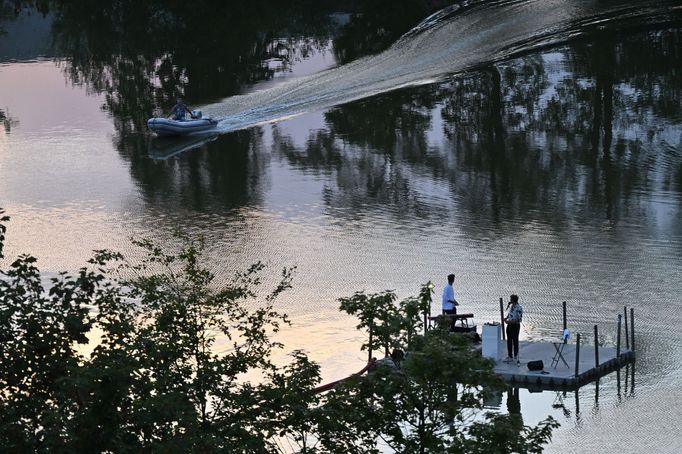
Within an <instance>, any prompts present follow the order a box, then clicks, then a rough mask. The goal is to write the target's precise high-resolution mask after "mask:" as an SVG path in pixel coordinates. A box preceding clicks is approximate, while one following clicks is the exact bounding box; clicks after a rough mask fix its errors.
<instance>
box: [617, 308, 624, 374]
mask: <svg viewBox="0 0 682 454" xmlns="http://www.w3.org/2000/svg"><path fill="white" fill-rule="evenodd" d="M622 318H623V317H622V316H621V315H620V314H618V334H617V335H616V362H617V363H618V364H620V324H621V320H622Z"/></svg>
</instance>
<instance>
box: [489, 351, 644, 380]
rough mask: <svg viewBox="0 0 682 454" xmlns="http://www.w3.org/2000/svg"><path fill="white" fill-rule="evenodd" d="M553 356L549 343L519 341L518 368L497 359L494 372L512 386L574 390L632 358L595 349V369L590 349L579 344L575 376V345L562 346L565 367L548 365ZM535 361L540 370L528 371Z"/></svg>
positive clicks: (629, 352) (621, 352) (627, 353)
mask: <svg viewBox="0 0 682 454" xmlns="http://www.w3.org/2000/svg"><path fill="white" fill-rule="evenodd" d="M555 353H556V350H555V348H554V345H553V344H552V342H534V341H521V342H519V360H520V362H521V365H517V364H516V362H514V363H506V362H505V361H504V360H498V361H496V362H495V368H494V371H495V373H496V374H498V375H500V376H501V377H502V378H503V379H504V380H505V381H507V382H509V383H513V384H515V385H520V386H533V387H535V386H538V387H542V388H545V389H567V388H577V387H579V386H581V385H583V384H585V383H588V382H590V381H592V380H595V379H597V378H598V377H600V376H602V375H605V374H607V373H609V372H612V371H614V370H616V369H618V368H620V367H622V366H623V365H625V364H627V363H629V362H632V361H634V359H635V353H634V352H633V351H631V350H629V349H621V351H620V356H619V357H617V356H616V348H615V347H599V366H597V365H596V364H595V351H594V346H593V345H581V346H580V355H579V364H578V369H577V371H578V373H577V375H576V367H575V359H576V358H575V344H566V345H565V346H564V349H563V357H564V359H565V360H566V362H567V363H568V367H566V364H564V363H563V362H562V361H561V360H559V363H558V364H557V365H556V367H553V366H552V358H553V357H554V354H555ZM536 360H542V362H543V365H544V369H543V370H541V371H531V370H528V362H530V361H536Z"/></svg>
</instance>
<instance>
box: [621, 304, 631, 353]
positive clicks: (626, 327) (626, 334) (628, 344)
mask: <svg viewBox="0 0 682 454" xmlns="http://www.w3.org/2000/svg"><path fill="white" fill-rule="evenodd" d="M623 313H624V314H625V348H627V349H628V350H629V349H630V336H629V335H628V308H627V307H626V306H623Z"/></svg>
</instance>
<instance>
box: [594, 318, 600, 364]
mask: <svg viewBox="0 0 682 454" xmlns="http://www.w3.org/2000/svg"><path fill="white" fill-rule="evenodd" d="M594 367H595V368H599V328H598V327H597V325H594Z"/></svg>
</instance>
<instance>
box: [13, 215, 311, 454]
mask: <svg viewBox="0 0 682 454" xmlns="http://www.w3.org/2000/svg"><path fill="white" fill-rule="evenodd" d="M0 214H1V213H0ZM0 220H2V222H6V221H7V220H8V218H7V217H2V218H0ZM0 225H1V226H2V228H1V229H0V233H2V234H4V232H5V226H4V224H0ZM3 239H4V236H0V240H3ZM181 239H182V241H183V244H184V246H183V247H182V248H181V250H180V252H179V253H177V254H169V253H166V252H165V251H164V250H163V248H161V247H160V246H159V245H157V244H155V243H153V242H151V241H146V240H143V241H136V242H135V244H137V245H138V246H140V247H141V248H142V249H143V250H144V251H146V254H147V255H146V258H145V259H144V260H143V261H142V262H141V263H139V264H132V263H130V262H127V261H126V260H125V259H124V257H123V256H121V255H120V254H117V253H113V252H109V251H98V252H97V254H96V256H95V257H94V258H93V259H92V260H91V261H90V263H89V268H83V269H81V270H80V271H79V273H78V274H77V275H76V276H70V275H69V274H67V273H62V274H60V275H59V277H57V278H54V279H52V281H51V285H49V286H48V287H47V288H46V287H44V286H43V284H42V278H41V274H40V271H39V270H38V268H37V266H36V259H35V258H33V257H30V256H20V257H19V258H18V259H17V260H16V261H14V262H13V263H12V264H11V265H10V267H9V269H8V270H7V271H2V279H0V336H1V339H0V341H1V342H0V385H1V387H2V389H3V393H2V395H0V413H1V416H0V444H1V445H2V446H3V447H5V448H7V449H8V450H9V451H16V452H27V451H28V452H32V451H53V450H54V451H77V452H103V451H111V452H131V451H132V452H137V451H140V450H156V451H169V450H172V451H175V450H179V451H200V452H215V451H225V450H228V449H232V448H233V447H235V446H238V447H240V448H241V449H243V450H244V451H253V452H276V451H277V449H278V448H277V437H286V436H290V435H291V436H293V435H294V434H296V433H298V431H300V428H299V427H297V425H296V424H294V423H295V422H299V421H301V417H299V416H298V415H299V413H300V411H299V409H300V408H308V407H312V406H313V405H312V404H313V403H314V399H315V395H314V393H312V389H313V387H314V386H316V385H317V384H318V383H319V367H318V366H317V365H315V364H313V363H311V362H310V361H309V360H308V359H307V358H306V356H305V355H304V354H302V353H301V352H295V353H294V355H293V360H292V361H291V362H290V364H288V365H286V366H284V367H278V366H276V365H275V364H274V363H273V362H272V357H271V353H272V351H273V350H274V349H277V348H280V347H281V345H280V344H278V343H277V342H274V341H272V340H271V339H270V335H271V334H272V333H274V332H277V331H278V330H279V329H280V328H281V326H283V325H285V324H287V323H288V320H287V318H286V316H284V315H282V314H279V313H278V312H277V311H276V310H275V309H274V304H275V300H276V298H277V296H278V295H279V294H280V293H281V292H283V291H285V290H286V289H287V288H289V286H290V285H291V277H292V272H293V270H292V269H285V270H283V272H282V275H281V279H280V281H279V283H277V284H276V285H275V286H274V289H273V290H272V291H270V292H269V293H267V294H265V295H264V296H263V297H259V294H258V293H257V291H256V290H257V288H258V287H259V286H260V285H261V281H262V277H261V275H262V272H263V270H264V266H263V264H261V263H257V264H254V265H253V266H252V267H250V268H249V269H248V270H246V271H244V272H237V273H235V275H234V278H233V280H232V281H231V282H230V283H228V284H227V285H225V286H222V287H219V286H217V285H216V283H215V282H214V276H213V274H211V273H210V272H209V271H207V270H206V269H205V268H204V267H203V266H202V265H201V263H202V262H201V250H202V249H203V242H202V241H201V240H190V239H188V238H181ZM2 243H3V241H0V244H2ZM90 268H93V269H90ZM247 303H248V304H250V305H251V304H256V303H258V306H257V308H256V309H254V310H247V308H246V305H247ZM88 342H91V343H94V344H96V346H95V347H94V350H93V351H92V353H91V354H90V355H86V354H84V353H83V349H82V348H79V347H78V345H79V344H85V343H88ZM304 416H305V415H304Z"/></svg>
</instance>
